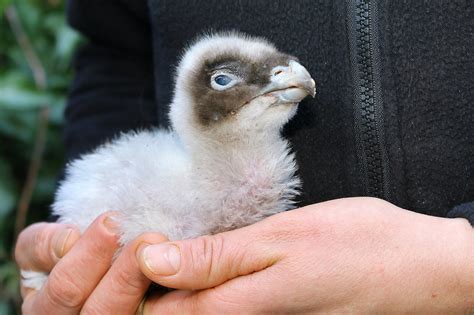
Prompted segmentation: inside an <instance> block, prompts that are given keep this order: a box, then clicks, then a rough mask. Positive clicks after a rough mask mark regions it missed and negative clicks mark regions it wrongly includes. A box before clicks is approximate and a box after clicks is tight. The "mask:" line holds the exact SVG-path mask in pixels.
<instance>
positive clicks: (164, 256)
mask: <svg viewBox="0 0 474 315" xmlns="http://www.w3.org/2000/svg"><path fill="white" fill-rule="evenodd" d="M141 256H142V260H143V262H144V263H145V265H146V266H147V267H148V269H150V271H151V272H153V273H155V274H157V275H161V276H171V275H174V274H176V273H177V272H178V270H179V266H180V265H181V254H180V252H179V248H178V247H177V246H176V245H170V244H156V245H149V246H147V247H145V248H144V249H143V250H142V253H141Z"/></svg>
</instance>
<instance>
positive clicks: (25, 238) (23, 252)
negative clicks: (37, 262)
mask: <svg viewBox="0 0 474 315" xmlns="http://www.w3.org/2000/svg"><path fill="white" fill-rule="evenodd" d="M45 227H46V225H45V224H44V223H36V224H33V225H31V226H29V227H27V228H26V229H24V230H23V231H21V232H20V234H19V235H18V239H17V242H16V245H15V260H16V261H17V262H18V263H19V264H20V265H21V264H23V263H24V261H25V259H28V257H29V256H31V255H29V253H31V254H32V255H33V256H34V255H35V254H36V253H34V252H31V251H32V248H33V251H34V250H36V247H37V246H36V238H37V237H38V234H39V233H38V229H39V231H43V230H45ZM32 243H33V246H31V245H32Z"/></svg>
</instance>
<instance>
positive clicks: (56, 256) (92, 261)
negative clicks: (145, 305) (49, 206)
mask: <svg viewBox="0 0 474 315" xmlns="http://www.w3.org/2000/svg"><path fill="white" fill-rule="evenodd" d="M116 227H117V224H116V222H115V221H114V219H112V218H111V217H110V213H108V214H104V215H102V216H100V217H99V218H98V219H96V220H95V222H94V223H93V224H92V225H91V226H90V227H89V229H88V230H87V231H85V233H84V235H83V236H80V233H79V231H78V230H77V229H75V228H74V227H72V226H70V225H64V224H57V223H38V224H34V225H32V226H30V227H27V228H26V229H25V230H24V231H23V232H22V233H21V234H20V236H19V238H18V242H17V245H16V249H15V256H16V261H17V264H18V266H19V268H20V269H21V270H33V271H42V272H49V273H50V274H49V277H48V280H47V282H46V283H45V284H44V285H43V287H42V288H41V289H40V290H39V291H36V290H33V289H30V288H26V287H23V286H22V288H21V293H22V297H23V304H22V313H23V314H25V315H28V314H78V313H79V312H81V313H82V314H134V313H135V311H136V309H137V308H138V306H139V304H140V301H141V299H142V297H143V295H144V294H145V292H146V290H147V289H148V286H149V284H150V280H149V279H148V278H146V277H145V276H144V275H143V274H142V272H141V271H140V269H139V267H138V264H137V261H136V259H135V252H136V250H137V247H138V245H139V244H142V243H143V242H152V243H159V242H162V241H164V240H165V238H164V237H163V236H161V235H157V234H147V235H143V236H141V237H140V238H138V239H137V240H136V241H135V242H131V243H130V244H127V245H126V246H125V247H124V248H123V249H122V250H121V253H120V255H119V256H118V257H117V258H116V259H115V260H114V262H113V264H112V259H113V256H114V254H115V252H116V251H117V249H118V248H119V245H118V244H117V236H116ZM66 253H67V255H66Z"/></svg>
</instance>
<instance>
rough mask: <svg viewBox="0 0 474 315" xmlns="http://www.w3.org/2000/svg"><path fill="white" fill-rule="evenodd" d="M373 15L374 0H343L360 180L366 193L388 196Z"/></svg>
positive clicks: (388, 197)
mask: <svg viewBox="0 0 474 315" xmlns="http://www.w3.org/2000/svg"><path fill="white" fill-rule="evenodd" d="M377 16H378V13H377V3H372V1H371V0H347V21H348V32H349V41H350V46H351V49H350V50H351V59H352V60H351V61H352V62H351V63H352V65H351V67H352V78H353V82H354V119H355V129H356V130H355V131H356V142H357V156H358V161H359V168H360V174H361V181H362V185H363V188H364V190H365V194H366V195H368V196H373V197H378V198H384V199H386V200H389V199H390V192H389V178H388V168H389V165H388V159H387V153H386V148H385V142H384V130H383V125H384V123H383V102H382V91H381V86H380V82H381V80H380V79H381V73H380V54H379V47H378V25H377V23H378V20H377Z"/></svg>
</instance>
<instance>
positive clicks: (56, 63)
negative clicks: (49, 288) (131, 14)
mask: <svg viewBox="0 0 474 315" xmlns="http://www.w3.org/2000/svg"><path fill="white" fill-rule="evenodd" d="M12 11H13V12H15V13H17V17H18V19H17V22H18V23H19V25H20V27H21V29H22V30H23V32H24V34H25V35H26V37H27V40H28V41H29V42H30V43H31V47H30V48H31V49H30V50H31V51H28V49H25V45H20V44H19V41H18V33H15V32H13V29H14V28H12V21H11V19H10V18H9V17H10V15H8V16H7V12H10V13H11V12H12ZM0 12H1V14H0V314H1V315H3V314H15V313H17V312H18V307H19V305H20V303H21V302H20V298H19V289H18V273H17V271H16V268H15V263H14V261H13V259H12V250H13V244H14V239H15V235H14V234H15V232H14V230H15V218H16V216H17V211H16V209H17V207H18V201H19V198H20V195H21V192H22V190H23V189H24V187H25V183H26V181H27V175H28V168H29V164H30V161H31V159H32V156H33V151H34V150H33V148H34V146H35V141H36V140H35V139H36V137H37V134H38V132H39V130H38V128H39V127H38V126H39V113H40V111H41V110H42V108H43V107H45V106H46V107H48V109H49V111H48V112H49V115H48V118H47V129H46V142H45V146H44V151H43V153H42V154H41V160H42V161H41V166H40V168H39V172H38V174H37V175H38V177H37V181H36V183H35V185H34V190H33V195H32V198H31V203H30V206H29V211H28V215H27V216H26V223H27V224H30V223H32V222H35V221H39V220H44V219H45V218H46V217H47V215H48V211H49V204H50V203H51V201H52V196H53V193H54V189H55V184H56V180H57V176H58V174H59V173H60V169H61V167H62V165H63V148H62V136H61V126H62V122H63V118H62V116H63V109H64V104H65V96H66V92H67V88H68V85H69V82H70V79H71V66H70V60H71V57H72V55H73V52H74V49H75V47H76V45H77V43H78V41H79V36H78V34H77V33H75V32H74V31H73V30H71V29H70V28H69V27H67V26H66V24H65V19H64V1H61V0H17V1H15V0H0ZM28 53H30V54H31V53H33V54H36V55H37V57H38V59H39V64H40V65H39V67H40V68H43V69H44V73H45V79H46V80H45V86H44V87H41V84H40V85H38V80H36V81H35V78H34V73H35V71H33V69H34V68H35V67H32V66H31V58H28Z"/></svg>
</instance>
